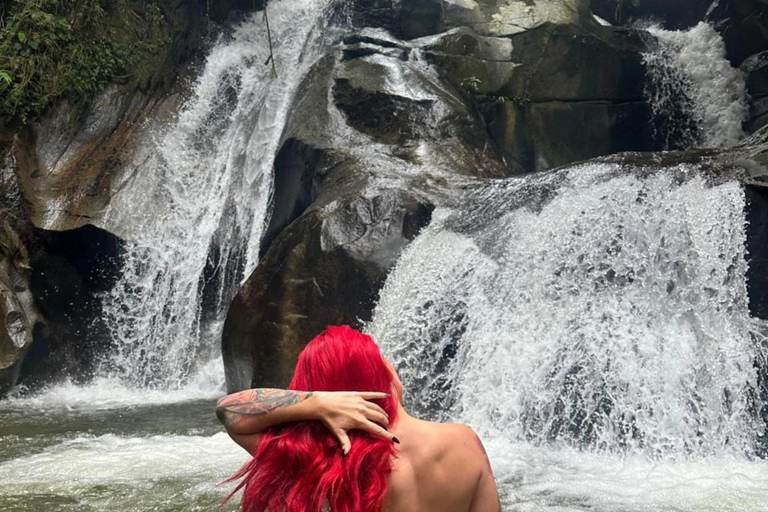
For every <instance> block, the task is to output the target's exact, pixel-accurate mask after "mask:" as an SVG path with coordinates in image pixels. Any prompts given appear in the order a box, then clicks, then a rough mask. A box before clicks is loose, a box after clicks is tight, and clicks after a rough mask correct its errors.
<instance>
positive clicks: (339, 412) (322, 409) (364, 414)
mask: <svg viewBox="0 0 768 512" xmlns="http://www.w3.org/2000/svg"><path fill="white" fill-rule="evenodd" d="M387 396H388V395H387V394H386V393H376V392H362V393H361V392H353V391H350V392H347V391H339V392H315V393H313V394H312V397H311V398H309V400H307V402H314V404H313V405H314V406H315V408H316V414H317V419H318V420H320V421H322V422H323V424H324V425H325V426H326V427H327V428H328V430H330V431H331V433H332V434H333V435H334V436H336V438H337V439H338V440H339V442H340V443H341V451H342V453H343V454H344V455H346V454H347V453H349V449H350V446H351V444H350V441H349V436H348V435H347V432H349V431H350V430H363V431H365V432H368V433H370V434H372V435H374V436H378V437H381V438H382V439H386V440H388V441H392V442H394V443H399V442H400V441H399V440H398V439H397V438H396V437H395V436H394V435H392V434H391V433H390V432H388V431H387V430H386V427H388V426H389V417H388V416H387V413H386V412H384V409H382V408H381V407H379V406H378V405H376V404H375V403H373V402H371V401H370V400H376V399H381V398H386V397H387Z"/></svg>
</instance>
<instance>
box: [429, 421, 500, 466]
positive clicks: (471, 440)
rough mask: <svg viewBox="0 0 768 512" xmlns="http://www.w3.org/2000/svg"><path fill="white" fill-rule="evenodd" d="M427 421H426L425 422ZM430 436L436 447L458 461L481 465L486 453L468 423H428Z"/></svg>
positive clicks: (469, 464)
mask: <svg viewBox="0 0 768 512" xmlns="http://www.w3.org/2000/svg"><path fill="white" fill-rule="evenodd" d="M425 423H426V422H425ZM425 428H426V429H427V430H428V431H429V438H430V439H431V440H432V442H433V443H434V445H435V446H434V447H435V448H436V449H437V450H438V451H440V452H441V453H443V454H444V455H445V456H446V457H448V458H450V459H452V460H453V461H455V462H456V463H461V464H468V466H466V467H467V469H469V468H470V467H481V466H482V465H484V464H485V461H486V455H485V450H484V449H483V444H482V442H481V441H480V438H479V437H478V435H477V433H475V431H474V430H472V428H471V427H470V426H468V425H464V424H461V423H427V424H426V425H425Z"/></svg>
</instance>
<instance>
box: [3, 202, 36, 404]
mask: <svg viewBox="0 0 768 512" xmlns="http://www.w3.org/2000/svg"><path fill="white" fill-rule="evenodd" d="M29 271H30V262H29V254H28V251H27V248H26V246H25V245H24V243H23V242H22V241H21V237H20V236H19V234H18V233H17V232H16V230H15V229H14V228H13V227H12V226H11V224H10V222H9V221H8V219H7V218H5V216H2V215H0V396H1V395H2V394H3V393H5V392H7V391H8V390H10V389H11V388H12V387H13V386H14V385H15V384H16V382H17V380H18V378H19V374H20V373H21V367H22V364H23V362H24V359H25V357H26V356H27V353H28V352H29V350H30V348H31V347H32V342H33V334H34V331H35V327H36V326H37V325H38V323H39V322H40V320H41V317H40V315H39V313H38V311H37V308H36V307H35V301H34V299H33V297H32V292H31V290H30V285H29V274H30V272H29Z"/></svg>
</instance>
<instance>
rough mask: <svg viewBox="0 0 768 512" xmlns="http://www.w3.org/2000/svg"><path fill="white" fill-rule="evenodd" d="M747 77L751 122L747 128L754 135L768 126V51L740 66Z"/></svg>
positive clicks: (756, 55) (754, 56)
mask: <svg viewBox="0 0 768 512" xmlns="http://www.w3.org/2000/svg"><path fill="white" fill-rule="evenodd" d="M740 68H741V70H742V71H743V72H744V74H745V75H746V84H747V93H748V94H749V120H748V121H747V123H746V125H745V128H746V131H747V132H748V133H754V132H756V131H757V130H758V129H760V128H762V127H763V126H765V125H767V124H768V51H765V52H761V53H758V54H755V55H753V56H751V57H749V58H748V59H747V60H745V61H744V62H743V63H742V65H741V66H740Z"/></svg>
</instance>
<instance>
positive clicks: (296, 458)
mask: <svg viewBox="0 0 768 512" xmlns="http://www.w3.org/2000/svg"><path fill="white" fill-rule="evenodd" d="M392 383H393V376H392V373H391V372H390V369H389V367H388V366H387V363H386V361H385V360H384V357H383V356H382V355H381V351H380V350H379V347H378V346H377V345H376V343H374V341H373V339H372V338H371V337H370V336H368V335H367V334H363V333H361V332H359V331H356V330H355V329H352V328H351V327H348V326H342V327H328V328H327V329H326V330H325V331H323V332H322V333H321V334H320V335H318V336H317V337H316V338H315V339H313V340H312V341H310V342H309V344H308V345H307V346H306V347H305V348H304V350H303V351H302V352H301V354H299V360H298V362H297V364H296V370H295V372H294V375H293V380H292V381H291V384H290V385H289V389H292V390H296V391H379V392H383V393H389V394H390V396H389V397H387V398H385V399H382V400H376V403H377V404H379V405H380V406H381V407H382V408H383V409H384V411H386V413H387V414H388V415H389V419H390V424H392V423H393V422H394V421H395V419H396V415H397V404H396V402H395V399H394V398H392V396H391V394H392ZM348 434H349V438H350V441H351V444H352V447H351V449H350V451H349V453H348V454H347V455H346V456H342V453H341V447H340V445H339V441H338V440H337V439H336V438H335V437H334V436H333V435H331V433H330V432H329V431H328V429H327V428H326V427H325V426H324V425H323V424H321V423H320V422H319V421H310V422H302V423H292V424H284V425H278V426H275V427H271V428H269V429H267V430H266V431H265V432H264V434H263V436H262V437H261V440H260V442H259V445H258V446H257V448H256V449H255V450H254V453H253V458H252V459H251V460H250V461H249V462H248V463H247V464H246V465H245V466H243V467H242V468H241V469H240V470H239V471H238V472H237V474H235V476H234V477H232V479H233V480H238V479H240V478H242V480H241V481H240V483H239V484H238V485H237V487H236V488H235V490H234V491H233V492H232V494H234V493H236V492H237V491H239V490H240V489H241V488H242V489H244V492H243V501H242V510H243V512H326V511H328V510H330V511H333V512H379V511H380V510H381V507H382V504H383V502H384V497H385V495H386V493H387V482H388V479H389V475H390V473H391V472H392V461H393V458H394V456H395V448H394V445H393V444H392V442H391V441H387V440H384V439H381V438H378V437H373V436H371V435H369V434H367V433H364V432H362V431H357V430H353V431H350V432H348ZM230 496H231V495H230ZM326 505H327V508H325V507H326Z"/></svg>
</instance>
